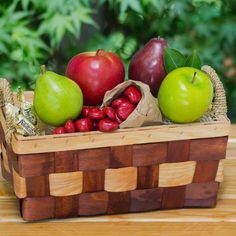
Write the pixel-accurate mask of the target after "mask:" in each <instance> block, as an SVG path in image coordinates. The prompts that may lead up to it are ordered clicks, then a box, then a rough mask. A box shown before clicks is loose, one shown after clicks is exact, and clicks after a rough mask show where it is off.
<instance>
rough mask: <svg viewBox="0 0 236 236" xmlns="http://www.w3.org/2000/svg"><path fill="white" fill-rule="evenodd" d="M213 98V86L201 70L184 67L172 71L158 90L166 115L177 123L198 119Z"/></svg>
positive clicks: (160, 103) (161, 107)
mask: <svg viewBox="0 0 236 236" xmlns="http://www.w3.org/2000/svg"><path fill="white" fill-rule="evenodd" d="M212 99H213V86H212V83H211V81H210V79H209V78H208V76H207V75H206V74H205V73H204V72H202V71H201V70H198V69H195V68H192V67H182V68H178V69H175V70H173V71H172V72H170V73H169V74H168V75H167V76H166V77H165V79H164V80H163V82H162V84H161V87H160V89H159V92H158V102H159V105H160V109H161V111H162V113H163V114H164V116H165V117H167V118H168V119H170V120H171V121H173V122H176V123H190V122H194V121H196V120H198V119H199V118H200V117H201V116H203V115H204V113H205V112H206V111H207V110H208V108H209V106H210V104H211V102H212Z"/></svg>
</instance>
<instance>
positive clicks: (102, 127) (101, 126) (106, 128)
mask: <svg viewBox="0 0 236 236" xmlns="http://www.w3.org/2000/svg"><path fill="white" fill-rule="evenodd" d="M118 127H119V124H118V123H117V122H116V121H112V120H108V119H103V120H100V121H99V123H98V130H99V131H101V132H111V131H113V130H116V129H118Z"/></svg>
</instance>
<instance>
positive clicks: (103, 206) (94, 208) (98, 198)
mask: <svg viewBox="0 0 236 236" xmlns="http://www.w3.org/2000/svg"><path fill="white" fill-rule="evenodd" d="M107 205H108V193H107V192H96V193H82V194H80V196H79V212H78V213H79V215H81V216H89V215H99V214H106V212H107Z"/></svg>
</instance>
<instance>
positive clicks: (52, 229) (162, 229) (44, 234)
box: [0, 222, 236, 236]
mask: <svg viewBox="0 0 236 236" xmlns="http://www.w3.org/2000/svg"><path fill="white" fill-rule="evenodd" d="M0 234H1V235H3V236H22V235H24V236H32V235H40V236H51V235H57V236H75V235H83V236H84V235H85V236H86V235H91V236H92V235H102V236H106V235H109V236H110V235H114V236H120V235H129V236H130V235H136V236H141V235H142V236H143V235H158V236H187V235H188V236H203V235H204V236H205V235H214V236H231V235H232V236H233V235H235V234H236V228H235V224H234V223H228V222H220V223H219V222H218V223H208V222H205V223H198V222H195V223H186V222H183V223H175V222H172V223H156V222H142V223H138V224H137V223H133V222H129V223H126V222H119V223H117V222H110V223H109V224H107V223H96V222H93V223H63V222H60V223H45V222H44V223H38V224H27V225H25V224H17V223H6V224H2V225H1V226H0Z"/></svg>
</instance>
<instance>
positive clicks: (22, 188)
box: [12, 168, 27, 198]
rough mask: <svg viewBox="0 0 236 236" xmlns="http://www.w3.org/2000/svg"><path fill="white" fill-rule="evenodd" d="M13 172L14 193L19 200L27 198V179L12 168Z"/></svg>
mask: <svg viewBox="0 0 236 236" xmlns="http://www.w3.org/2000/svg"><path fill="white" fill-rule="evenodd" d="M12 171H13V185H14V192H15V194H16V196H17V197H18V198H25V197H26V196H27V193H26V181H25V178H23V177H21V176H20V175H19V174H18V173H17V172H16V171H15V170H14V168H12Z"/></svg>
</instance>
